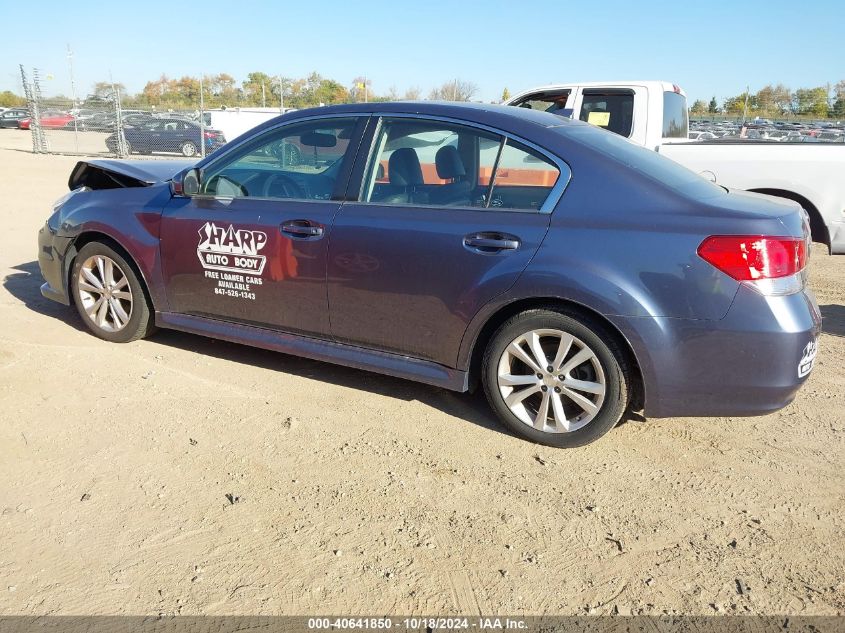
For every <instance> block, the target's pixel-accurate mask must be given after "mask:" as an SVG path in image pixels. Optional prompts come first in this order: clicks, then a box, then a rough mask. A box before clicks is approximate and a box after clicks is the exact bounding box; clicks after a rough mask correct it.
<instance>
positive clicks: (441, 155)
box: [434, 145, 467, 179]
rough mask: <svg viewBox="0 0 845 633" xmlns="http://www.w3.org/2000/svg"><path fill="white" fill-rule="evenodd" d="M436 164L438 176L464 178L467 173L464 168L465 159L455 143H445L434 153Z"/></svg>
mask: <svg viewBox="0 0 845 633" xmlns="http://www.w3.org/2000/svg"><path fill="white" fill-rule="evenodd" d="M434 164H435V165H436V166H437V177H438V178H444V179H448V178H463V177H464V176H466V175H467V170H466V169H464V161H462V160H461V155H460V154H458V150H457V148H456V147H455V146H454V145H444V146H443V147H441V148H440V149H439V150H437V154H435V155H434Z"/></svg>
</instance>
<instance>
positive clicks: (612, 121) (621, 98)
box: [578, 90, 634, 138]
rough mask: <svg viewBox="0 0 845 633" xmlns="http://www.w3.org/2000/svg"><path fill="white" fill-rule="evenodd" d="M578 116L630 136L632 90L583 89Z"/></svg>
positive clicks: (631, 127)
mask: <svg viewBox="0 0 845 633" xmlns="http://www.w3.org/2000/svg"><path fill="white" fill-rule="evenodd" d="M583 95H584V96H583V99H582V100H581V114H580V115H579V117H578V118H580V119H581V120H582V121H585V122H587V123H592V124H593V125H597V126H599V127H602V128H604V129H605V130H608V131H610V132H614V133H616V134H619V135H620V136H624V137H625V138H627V137H629V136H631V130H632V129H633V126H634V92H633V91H632V90H585V91H584V93H583Z"/></svg>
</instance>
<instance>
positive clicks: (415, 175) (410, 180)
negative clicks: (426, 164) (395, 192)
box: [387, 147, 423, 187]
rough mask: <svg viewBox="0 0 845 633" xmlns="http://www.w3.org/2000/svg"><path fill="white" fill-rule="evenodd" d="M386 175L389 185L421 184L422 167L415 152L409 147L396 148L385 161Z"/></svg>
mask: <svg viewBox="0 0 845 633" xmlns="http://www.w3.org/2000/svg"><path fill="white" fill-rule="evenodd" d="M387 176H388V178H389V179H390V184H391V185H398V186H400V187H408V186H415V185H421V184H423V175H422V167H420V159H419V157H418V156H417V153H416V152H415V151H414V150H413V149H412V148H410V147H402V148H400V149H397V150H396V151H395V152H393V153H392V154H391V155H390V160H389V161H388V162H387Z"/></svg>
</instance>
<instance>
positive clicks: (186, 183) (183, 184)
mask: <svg viewBox="0 0 845 633" xmlns="http://www.w3.org/2000/svg"><path fill="white" fill-rule="evenodd" d="M200 178H201V174H200V170H199V169H196V168H193V169H189V170H187V171H183V172H181V173H179V174H176V176H174V177H173V180H171V181H170V191H171V192H172V193H173V195H174V196H184V197H187V198H190V197H191V196H195V195H197V194H198V193H199V192H200Z"/></svg>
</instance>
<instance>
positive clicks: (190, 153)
mask: <svg viewBox="0 0 845 633" xmlns="http://www.w3.org/2000/svg"><path fill="white" fill-rule="evenodd" d="M180 149H181V150H182V156H187V157H188V158H193V157H194V156H196V155H197V151H198V150H197V146H196V145H195V144H194V143H193V142H192V141H185V142H184V143H182V147H181V148H180Z"/></svg>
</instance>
